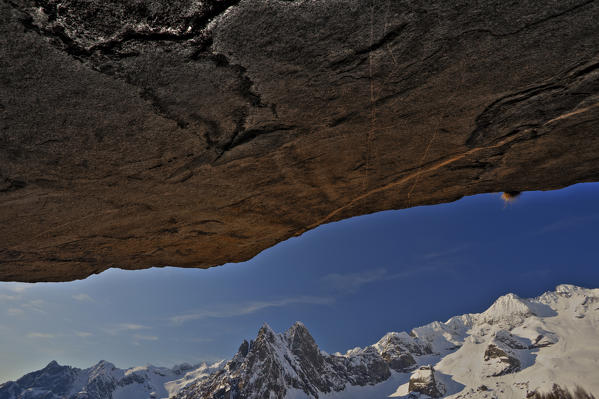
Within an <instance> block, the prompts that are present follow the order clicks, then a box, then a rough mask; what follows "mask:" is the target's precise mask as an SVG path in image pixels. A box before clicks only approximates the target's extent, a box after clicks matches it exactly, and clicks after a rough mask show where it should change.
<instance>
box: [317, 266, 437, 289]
mask: <svg viewBox="0 0 599 399" xmlns="http://www.w3.org/2000/svg"><path fill="white" fill-rule="evenodd" d="M440 267H441V266H417V267H413V268H410V269H407V270H405V271H401V272H398V273H389V272H388V271H387V270H386V269H382V268H380V269H373V270H366V271H364V272H357V273H345V274H340V273H332V274H327V275H325V276H323V277H322V278H321V279H320V281H321V283H323V284H325V285H326V286H327V287H328V288H333V289H335V290H337V291H338V292H340V293H344V294H353V293H355V292H357V291H358V290H359V289H360V288H362V286H364V285H367V284H371V283H375V282H379V281H383V280H384V281H389V280H396V279H404V278H408V277H412V276H414V275H417V274H421V273H428V272H435V271H438V270H439V269H440Z"/></svg>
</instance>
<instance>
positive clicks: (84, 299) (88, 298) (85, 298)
mask: <svg viewBox="0 0 599 399" xmlns="http://www.w3.org/2000/svg"><path fill="white" fill-rule="evenodd" d="M73 299H74V300H76V301H79V302H95V300H94V299H93V298H92V297H91V296H89V295H87V294H75V295H73Z"/></svg>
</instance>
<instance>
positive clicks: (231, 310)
mask: <svg viewBox="0 0 599 399" xmlns="http://www.w3.org/2000/svg"><path fill="white" fill-rule="evenodd" d="M332 302H334V299H333V298H329V297H314V296H300V297H292V298H282V299H275V300H271V301H252V302H245V303H240V304H232V305H227V306H220V307H218V308H211V309H198V310H196V311H194V312H190V313H185V314H180V315H175V316H173V317H171V318H170V320H171V322H173V323H175V324H183V323H185V322H188V321H192V320H201V319H206V318H229V317H236V316H243V315H248V314H251V313H255V312H258V311H260V310H262V309H267V308H281V307H285V306H288V305H293V304H310V305H327V304H330V303H332Z"/></svg>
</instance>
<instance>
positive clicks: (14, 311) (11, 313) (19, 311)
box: [6, 308, 25, 316]
mask: <svg viewBox="0 0 599 399" xmlns="http://www.w3.org/2000/svg"><path fill="white" fill-rule="evenodd" d="M6 313H7V314H8V315H9V316H20V315H22V314H23V313H25V312H24V311H23V309H21V308H8V309H6Z"/></svg>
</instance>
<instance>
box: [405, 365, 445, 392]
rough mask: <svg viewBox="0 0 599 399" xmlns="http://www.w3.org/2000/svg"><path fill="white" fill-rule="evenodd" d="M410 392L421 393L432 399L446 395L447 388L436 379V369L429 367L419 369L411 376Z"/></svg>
mask: <svg viewBox="0 0 599 399" xmlns="http://www.w3.org/2000/svg"><path fill="white" fill-rule="evenodd" d="M408 392H415V393H421V394H424V395H428V396H430V397H431V398H440V397H441V396H443V394H445V386H443V384H441V383H439V382H438V381H437V379H436V378H435V369H434V368H433V367H432V366H430V365H428V366H422V367H420V368H418V370H416V371H414V372H413V373H412V375H411V376H410V383H409V385H408Z"/></svg>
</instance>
